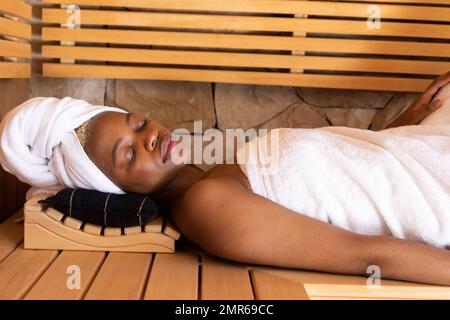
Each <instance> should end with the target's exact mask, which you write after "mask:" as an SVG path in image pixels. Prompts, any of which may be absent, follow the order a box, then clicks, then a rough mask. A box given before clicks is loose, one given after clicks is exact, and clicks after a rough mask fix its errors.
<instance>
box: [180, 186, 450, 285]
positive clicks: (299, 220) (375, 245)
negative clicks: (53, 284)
mask: <svg viewBox="0 0 450 320" xmlns="http://www.w3.org/2000/svg"><path fill="white" fill-rule="evenodd" d="M171 220H172V221H173V223H174V224H175V225H176V226H177V228H178V229H179V230H180V231H181V233H182V234H183V235H184V236H185V237H186V238H187V239H189V240H190V241H192V242H194V243H196V244H197V245H199V246H200V247H202V248H203V249H204V250H205V251H207V252H210V253H212V254H214V255H217V256H220V257H223V258H226V259H230V260H237V261H241V262H245V263H251V264H263V265H272V266H280V267H288V268H299V269H309V270H316V271H324V272H332V273H342V274H356V275H363V274H366V272H367V267H368V266H370V265H377V266H379V267H380V268H381V276H382V277H385V278H394V279H399V280H407V281H416V282H425V283H433V284H443V285H450V252H448V251H446V250H443V249H437V248H434V247H431V246H429V245H423V244H418V243H415V242H411V241H406V240H400V239H395V238H391V237H378V236H364V235H358V234H356V233H352V232H348V231H346V230H343V229H341V228H338V227H336V226H333V225H331V224H328V223H325V222H322V221H318V220H315V219H312V218H310V217H307V216H305V215H302V214H298V213H296V212H294V211H292V210H289V209H287V208H285V207H283V206H281V205H278V204H277V203H275V202H273V201H270V200H268V199H265V198H263V197H260V196H259V195H256V194H254V193H252V192H249V191H248V190H247V189H245V188H244V187H243V186H242V185H240V184H239V183H237V182H234V181H231V180H225V179H224V180H202V181H200V182H198V183H196V184H195V185H194V186H193V187H191V188H190V189H189V190H188V191H187V192H186V193H185V195H184V197H183V199H182V200H181V201H180V205H179V206H178V208H177V209H176V210H174V211H173V213H171Z"/></svg>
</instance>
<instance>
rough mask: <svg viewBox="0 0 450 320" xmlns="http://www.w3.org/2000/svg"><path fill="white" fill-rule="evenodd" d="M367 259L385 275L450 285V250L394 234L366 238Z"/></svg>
mask: <svg viewBox="0 0 450 320" xmlns="http://www.w3.org/2000/svg"><path fill="white" fill-rule="evenodd" d="M364 241H365V244H364V247H366V248H367V250H366V253H367V261H368V263H370V264H373V265H377V266H378V267H379V268H380V271H381V278H387V279H398V280H405V281H413V282H423V283H430V284H439V285H450V251H448V250H445V249H439V248H436V247H433V246H430V245H426V244H422V243H417V242H413V241H408V240H403V239H397V238H393V237H380V236H368V237H365V240H364Z"/></svg>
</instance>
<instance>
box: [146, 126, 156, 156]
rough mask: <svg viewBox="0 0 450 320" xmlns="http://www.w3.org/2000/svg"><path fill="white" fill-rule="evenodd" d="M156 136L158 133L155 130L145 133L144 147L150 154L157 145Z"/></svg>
mask: <svg viewBox="0 0 450 320" xmlns="http://www.w3.org/2000/svg"><path fill="white" fill-rule="evenodd" d="M158 136H159V132H158V130H156V129H154V130H150V131H149V132H147V133H146V136H145V141H144V146H145V149H146V150H147V151H149V152H152V151H153V150H155V148H156V146H157V144H158Z"/></svg>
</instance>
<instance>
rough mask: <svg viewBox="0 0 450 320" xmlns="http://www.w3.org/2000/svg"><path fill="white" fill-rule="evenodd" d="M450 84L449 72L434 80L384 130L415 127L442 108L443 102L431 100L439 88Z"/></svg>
mask: <svg viewBox="0 0 450 320" xmlns="http://www.w3.org/2000/svg"><path fill="white" fill-rule="evenodd" d="M449 82H450V72H447V73H445V74H443V75H441V76H440V77H438V78H437V79H436V80H434V81H433V82H432V83H431V84H430V85H429V86H428V88H427V89H426V90H425V92H424V93H422V95H420V97H419V98H418V99H417V100H416V101H414V103H413V104H412V105H411V106H409V107H408V109H406V111H404V112H402V113H401V114H400V115H399V116H398V117H397V118H395V119H394V120H393V121H392V122H390V123H389V124H388V125H387V126H386V127H385V129H390V128H395V127H401V126H409V125H417V124H419V123H420V122H421V121H422V120H423V119H425V118H426V117H427V116H428V115H430V114H431V113H433V112H434V111H436V110H437V109H439V108H440V107H442V105H443V101H440V100H435V101H433V98H434V96H435V94H436V93H437V92H438V91H439V89H440V88H442V87H443V86H445V85H446V84H447V83H449Z"/></svg>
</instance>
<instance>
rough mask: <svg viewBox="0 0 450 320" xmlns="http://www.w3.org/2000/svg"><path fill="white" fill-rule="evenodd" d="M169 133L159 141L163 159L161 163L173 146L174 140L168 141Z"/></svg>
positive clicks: (164, 160) (165, 159)
mask: <svg viewBox="0 0 450 320" xmlns="http://www.w3.org/2000/svg"><path fill="white" fill-rule="evenodd" d="M170 138H171V134H170V133H169V134H166V135H165V136H164V138H163V140H162V142H161V155H162V159H163V163H165V162H166V161H167V159H168V158H169V156H170V152H171V151H172V149H173V146H174V145H175V144H176V141H170Z"/></svg>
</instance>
